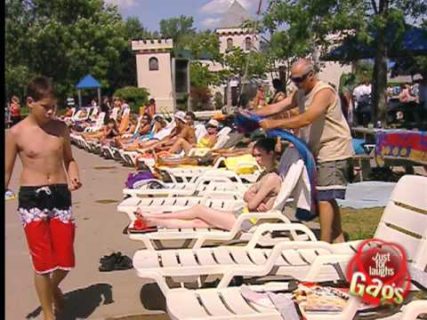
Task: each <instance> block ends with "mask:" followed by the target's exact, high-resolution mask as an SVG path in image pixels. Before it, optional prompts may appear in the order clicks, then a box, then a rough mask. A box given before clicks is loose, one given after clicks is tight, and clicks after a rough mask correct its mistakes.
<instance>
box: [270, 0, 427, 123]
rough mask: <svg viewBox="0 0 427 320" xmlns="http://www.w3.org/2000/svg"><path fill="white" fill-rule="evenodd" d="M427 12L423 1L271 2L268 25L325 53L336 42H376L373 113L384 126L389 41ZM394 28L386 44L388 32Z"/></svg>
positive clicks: (332, 0)
mask: <svg viewBox="0 0 427 320" xmlns="http://www.w3.org/2000/svg"><path fill="white" fill-rule="evenodd" d="M426 11H427V3H426V2H425V1H423V0H360V1H353V0H295V1H280V0H271V1H270V5H269V8H268V10H267V12H266V14H265V17H264V22H265V24H266V26H268V27H269V29H270V30H271V31H273V32H274V31H275V30H276V29H277V28H279V27H281V28H285V30H286V31H285V32H286V34H288V35H292V37H290V40H296V39H297V40H298V42H297V43H298V45H300V44H304V46H305V47H306V48H308V47H311V48H312V49H314V48H320V51H321V52H325V50H327V48H329V47H330V45H331V44H332V43H333V42H334V41H336V40H339V41H342V40H346V39H350V38H353V39H357V40H358V41H361V42H363V43H366V44H367V45H371V44H373V43H375V55H374V61H375V62H374V70H373V105H374V110H373V111H374V112H373V114H374V120H375V121H376V120H380V121H382V122H383V125H384V124H385V119H386V117H385V116H386V105H385V89H386V83H387V65H386V59H387V50H388V45H389V43H388V42H391V43H393V42H395V40H397V39H399V38H400V37H401V36H402V33H403V30H404V28H403V26H404V21H405V19H412V20H416V19H418V18H419V17H420V16H422V15H423V14H425V13H426ZM392 27H393V28H394V29H393V32H392V34H390V33H388V37H387V41H386V34H387V32H386V31H387V30H390V29H391V28H392ZM331 35H334V36H335V37H331ZM389 37H391V39H392V40H391V41H390V40H389ZM307 41H308V43H307ZM310 44H311V45H310ZM311 51H314V50H311ZM343 62H344V61H343Z"/></svg>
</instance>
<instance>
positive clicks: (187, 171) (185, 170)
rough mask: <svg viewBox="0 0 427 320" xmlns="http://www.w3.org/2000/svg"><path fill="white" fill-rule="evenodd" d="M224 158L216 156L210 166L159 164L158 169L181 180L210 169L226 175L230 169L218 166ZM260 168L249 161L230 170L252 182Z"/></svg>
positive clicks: (196, 175) (223, 161) (212, 171)
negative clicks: (172, 166)
mask: <svg viewBox="0 0 427 320" xmlns="http://www.w3.org/2000/svg"><path fill="white" fill-rule="evenodd" d="M225 161H226V158H225V157H220V158H218V159H217V160H216V161H215V163H214V164H213V165H212V166H192V167H188V166H184V167H177V168H170V167H167V166H161V167H158V169H159V170H161V171H164V172H166V173H167V174H168V175H169V176H171V177H172V176H173V177H175V178H178V179H182V180H183V181H187V182H188V181H190V180H191V179H193V178H194V177H198V176H200V175H202V174H203V173H205V172H206V171H210V172H211V174H217V175H227V174H228V172H230V171H231V170H228V169H227V168H226V167H220V166H222V165H225ZM248 168H249V169H253V170H254V171H253V172H251V173H245V172H246V171H247V170H248ZM261 171H262V169H261V167H260V166H259V165H258V164H256V163H253V162H250V163H243V162H242V163H238V164H237V166H236V168H235V169H234V171H231V172H238V173H239V174H238V176H239V178H240V179H241V180H242V181H244V182H245V183H246V182H250V183H254V182H255V181H256V180H257V179H258V176H259V174H260V173H261ZM224 172H225V173H224Z"/></svg>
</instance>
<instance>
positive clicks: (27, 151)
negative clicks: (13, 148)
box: [18, 130, 64, 158]
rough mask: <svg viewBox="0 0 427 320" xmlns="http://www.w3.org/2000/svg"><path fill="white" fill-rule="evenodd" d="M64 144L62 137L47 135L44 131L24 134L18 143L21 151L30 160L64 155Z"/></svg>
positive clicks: (32, 131)
mask: <svg viewBox="0 0 427 320" xmlns="http://www.w3.org/2000/svg"><path fill="white" fill-rule="evenodd" d="M63 144H64V139H63V137H62V136H60V135H52V134H47V133H46V132H44V131H43V130H28V131H27V132H23V133H22V135H21V137H20V139H19V141H18V146H19V149H20V151H21V152H22V154H23V155H24V156H26V157H28V158H43V157H46V156H52V155H55V154H62V149H63Z"/></svg>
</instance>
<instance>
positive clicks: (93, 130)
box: [84, 112, 105, 132]
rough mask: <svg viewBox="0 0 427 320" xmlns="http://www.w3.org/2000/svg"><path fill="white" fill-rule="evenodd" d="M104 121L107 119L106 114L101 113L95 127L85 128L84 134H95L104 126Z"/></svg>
mask: <svg viewBox="0 0 427 320" xmlns="http://www.w3.org/2000/svg"><path fill="white" fill-rule="evenodd" d="M104 119H105V112H101V113H100V114H99V115H98V116H97V118H96V122H95V124H94V125H93V126H90V127H87V128H85V130H84V132H95V131H98V130H100V129H101V128H102V126H103V125H104Z"/></svg>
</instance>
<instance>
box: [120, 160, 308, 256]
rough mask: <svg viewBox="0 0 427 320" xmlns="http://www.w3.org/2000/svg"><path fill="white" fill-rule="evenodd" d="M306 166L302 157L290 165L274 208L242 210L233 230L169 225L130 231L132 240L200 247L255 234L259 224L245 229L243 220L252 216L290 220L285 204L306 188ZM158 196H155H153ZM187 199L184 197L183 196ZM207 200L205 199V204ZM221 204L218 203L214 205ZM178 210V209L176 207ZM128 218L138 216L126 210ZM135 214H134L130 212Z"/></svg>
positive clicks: (148, 243)
mask: <svg viewBox="0 0 427 320" xmlns="http://www.w3.org/2000/svg"><path fill="white" fill-rule="evenodd" d="M303 169H304V163H303V162H302V160H300V161H297V162H296V163H295V164H294V165H292V166H291V167H290V169H289V172H288V174H287V176H286V178H285V179H284V181H283V182H282V187H281V189H280V192H279V195H278V196H277V198H276V201H275V203H274V205H273V210H271V211H268V212H263V213H259V212H258V213H248V214H241V215H239V217H238V218H237V221H236V223H235V225H234V226H233V228H232V229H231V230H230V231H224V230H219V229H215V228H192V229H166V228H159V230H158V231H157V232H150V233H145V234H130V235H129V238H131V239H133V240H140V241H143V242H144V245H145V247H146V248H147V249H154V246H157V247H161V248H163V247H167V246H169V245H170V244H171V242H173V241H176V240H183V241H185V246H188V247H193V248H200V247H201V246H203V245H205V244H206V243H207V242H209V241H220V242H224V241H230V240H235V239H242V240H247V239H248V238H247V236H248V235H249V237H250V236H251V235H252V233H253V231H254V230H256V228H257V227H258V226H257V225H255V226H254V228H251V230H249V231H247V230H245V231H244V232H242V227H241V225H242V223H243V222H244V221H245V220H250V219H251V218H254V217H256V218H257V219H258V222H262V221H265V220H272V219H273V220H279V221H282V222H286V223H290V221H289V219H288V218H286V217H285V216H284V214H283V212H282V211H283V210H284V207H285V205H286V203H287V202H289V201H290V197H291V196H293V197H294V198H295V199H297V198H298V197H299V195H298V194H296V192H303V190H302V189H301V188H297V187H296V186H297V185H298V183H299V181H300V179H302V172H303ZM153 199H156V198H153ZM171 199H180V198H171ZM184 199H185V198H184ZM224 202H225V204H226V205H227V204H228V205H229V204H230V201H227V200H226V201H224ZM206 204H207V203H205V205H206ZM213 207H216V208H218V206H213ZM220 209H222V210H230V209H231V208H229V209H227V208H226V207H223V208H220ZM175 210H177V209H175ZM127 213H128V215H129V218H130V219H131V220H134V219H136V217H135V215H134V211H127ZM131 215H132V216H131ZM132 226H133V221H132V222H131V224H130V227H132ZM306 238H307V236H306V235H304V237H302V238H301V239H304V240H305V239H306Z"/></svg>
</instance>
